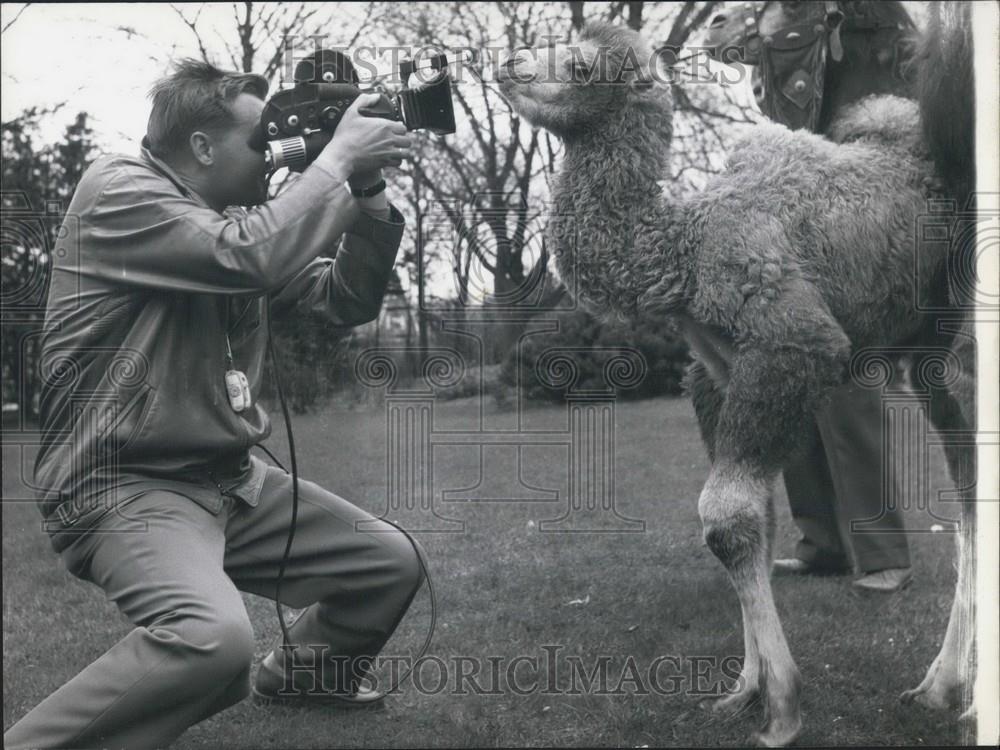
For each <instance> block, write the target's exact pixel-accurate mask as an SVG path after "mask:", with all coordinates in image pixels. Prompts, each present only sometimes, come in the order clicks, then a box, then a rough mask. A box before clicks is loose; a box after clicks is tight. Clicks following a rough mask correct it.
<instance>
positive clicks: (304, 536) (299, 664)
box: [225, 467, 423, 703]
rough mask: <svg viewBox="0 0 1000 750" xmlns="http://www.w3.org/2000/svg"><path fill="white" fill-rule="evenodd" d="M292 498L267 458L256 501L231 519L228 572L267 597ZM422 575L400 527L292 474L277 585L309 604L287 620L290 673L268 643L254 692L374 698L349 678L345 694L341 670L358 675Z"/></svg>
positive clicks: (287, 596)
mask: <svg viewBox="0 0 1000 750" xmlns="http://www.w3.org/2000/svg"><path fill="white" fill-rule="evenodd" d="M291 499H292V479H291V476H290V475H289V474H287V473H286V472H284V471H282V470H279V469H276V468H274V467H270V468H269V469H268V471H267V475H266V478H265V481H264V484H263V488H262V489H261V492H260V496H259V502H258V504H257V506H256V507H250V506H248V505H244V504H241V505H240V507H239V508H238V509H237V510H236V511H235V512H234V514H233V515H232V517H231V518H230V522H229V526H228V528H227V530H226V535H227V542H228V543H227V551H226V560H225V565H226V571H227V572H228V573H229V574H230V576H232V578H233V581H234V582H235V583H236V585H237V586H239V588H241V589H243V590H244V591H248V592H251V593H255V594H259V595H262V596H266V597H269V598H272V599H273V598H274V597H275V593H276V592H275V587H276V579H277V575H278V569H279V567H280V564H281V559H282V555H283V553H284V550H285V543H286V539H287V534H288V524H289V521H290V518H291ZM422 581H423V573H422V570H421V567H420V562H419V560H418V558H417V552H416V550H415V549H414V547H413V545H412V544H411V543H410V541H409V539H407V537H406V536H404V535H403V534H402V533H401V532H400V531H398V530H397V529H395V528H393V527H392V526H390V525H389V524H387V523H385V522H382V521H379V520H377V519H375V518H373V517H372V516H371V515H370V514H368V513H366V512H365V511H362V510H361V509H359V508H357V507H356V506H354V505H352V504H351V503H349V502H348V501H346V500H344V499H343V498H341V497H338V496H337V495H334V494H333V493H331V492H327V491H326V490H324V489H323V488H322V487H319V486H318V485H316V484H313V483H312V482H308V481H305V480H302V479H300V480H299V516H298V523H297V525H296V533H295V540H294V544H293V546H292V552H291V556H290V558H289V560H288V563H287V567H286V569H285V576H284V582H283V584H282V590H281V598H282V601H283V603H285V604H287V605H289V606H291V607H296V608H301V607H308V608H307V609H306V610H305V611H304V612H303V613H302V615H301V616H300V617H298V618H297V619H296V620H295V622H294V624H292V625H291V626H290V627H289V636H290V640H291V644H290V645H291V646H292V647H293V648H294V649H295V651H294V653H295V657H296V662H295V664H296V667H295V674H294V679H295V682H294V686H293V684H292V683H291V682H286V677H287V673H286V672H285V670H284V653H283V652H282V651H281V649H276V650H275V651H274V652H272V654H270V655H269V656H268V657H267V658H266V659H265V661H264V663H263V664H262V666H261V670H260V671H259V672H258V676H257V680H256V684H255V692H256V694H257V695H258V696H259V697H262V698H278V699H280V698H282V695H279V694H278V693H279V692H280V693H288V692H292V693H296V694H299V693H301V696H302V697H303V698H306V699H309V698H317V699H319V700H326V699H330V698H333V699H335V702H336V701H341V702H342V701H343V699H344V698H345V697H346V698H348V699H350V698H351V697H352V695H351V694H352V692H353V694H354V697H356V698H358V699H359V702H360V703H366V702H373V701H376V700H378V699H379V698H381V697H382V695H381V694H375V695H371V694H367V695H366V694H363V691H364V686H363V685H360V684H359V681H358V680H357V679H353V680H350V682H349V684H348V685H346V687H347V691H346V692H347V695H346V696H345V695H343V693H344V692H345V691H344V688H345V684H344V682H345V681H344V679H343V676H344V672H343V670H344V669H345V668H346V669H347V670H349V671H348V672H347V674H349V675H354V677H355V678H356V677H357V676H358V675H363V674H364V672H365V668H364V666H363V662H364V661H365V660H366V659H370V658H374V657H375V656H376V655H377V654H378V653H379V651H380V650H381V649H382V647H383V645H385V643H386V641H388V639H389V637H390V636H391V635H392V633H393V631H394V630H395V629H396V625H397V624H398V623H399V621H400V620H401V619H402V617H403V615H404V614H405V613H406V610H407V609H408V608H409V606H410V602H411V601H412V600H413V597H414V595H415V594H416V592H417V590H418V589H419V588H420V584H421V583H422ZM313 664H315V665H317V666H320V665H322V666H323V668H324V671H323V673H322V674H320V673H313V674H305V673H304V672H306V671H308V670H305V669H304V667H306V666H308V665H313ZM331 668H333V672H332V673H331ZM296 686H297V687H296ZM293 687H294V690H290V688H293ZM282 688H285V689H282ZM313 688H316V689H315V690H314V689H313ZM359 690H360V691H362V694H358V691H359ZM310 691H311V693H312V694H311V695H310ZM337 693H340V694H341V695H339V696H338V695H336V694H337Z"/></svg>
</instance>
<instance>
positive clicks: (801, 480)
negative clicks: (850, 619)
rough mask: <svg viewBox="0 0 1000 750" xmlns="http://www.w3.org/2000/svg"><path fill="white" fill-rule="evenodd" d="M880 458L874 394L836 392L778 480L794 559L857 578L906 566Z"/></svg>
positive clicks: (901, 531)
mask: <svg viewBox="0 0 1000 750" xmlns="http://www.w3.org/2000/svg"><path fill="white" fill-rule="evenodd" d="M885 459H886V457H885V456H884V455H883V450H882V409H881V401H880V392H879V391H878V390H875V389H868V388H860V387H858V386H856V385H854V384H853V383H852V384H848V385H845V386H843V387H841V388H839V389H837V390H836V391H835V392H834V393H833V395H832V399H831V402H830V404H829V405H828V406H827V407H826V408H825V409H823V411H822V412H820V413H819V414H818V415H817V418H816V422H815V423H814V424H813V425H810V429H809V436H808V438H807V444H806V452H805V454H804V455H803V456H802V457H801V458H800V459H799V460H797V461H796V462H795V463H793V464H791V465H789V466H788V467H787V468H786V469H785V473H784V474H785V487H786V489H787V490H788V502H789V505H790V507H791V510H792V517H793V518H794V519H795V523H796V525H797V526H798V527H799V529H800V530H801V532H802V539H801V540H800V541H799V543H798V545H797V546H796V549H795V556H796V557H798V558H799V559H801V560H805V561H806V562H809V563H813V564H815V565H817V566H820V567H829V568H849V567H851V566H853V567H854V568H855V569H856V570H857V571H858V572H859V573H871V572H874V571H877V570H884V569H886V568H906V567H909V565H910V555H909V550H908V547H907V544H906V533H905V525H904V523H903V518H902V516H901V514H900V511H899V509H898V508H897V507H894V506H892V504H887V503H885V502H884V501H883V494H884V493H883V486H884V480H883V469H886V470H890V469H891V464H886V462H885ZM852 521H853V522H855V524H856V525H857V526H858V528H857V530H855V531H852V529H851V526H852ZM861 522H863V523H861Z"/></svg>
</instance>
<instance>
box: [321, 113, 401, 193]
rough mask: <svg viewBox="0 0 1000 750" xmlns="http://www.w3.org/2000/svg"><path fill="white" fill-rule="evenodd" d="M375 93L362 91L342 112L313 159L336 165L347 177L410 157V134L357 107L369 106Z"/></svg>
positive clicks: (392, 121)
mask: <svg viewBox="0 0 1000 750" xmlns="http://www.w3.org/2000/svg"><path fill="white" fill-rule="evenodd" d="M378 99H379V94H362V95H361V96H359V97H358V98H357V99H355V100H354V103H353V104H352V105H351V106H350V108H349V109H348V110H347V111H346V112H345V113H344V116H343V118H341V120H340V124H339V125H338V126H337V131H336V132H335V133H334V134H333V138H332V139H331V140H330V142H329V143H328V144H327V145H326V147H325V148H324V149H323V151H322V152H320V155H319V156H318V157H317V158H316V161H317V162H319V163H320V164H321V166H325V167H327V168H334V169H336V168H337V167H340V168H341V169H343V170H344V171H345V172H346V174H347V175H348V176H353V175H359V176H361V175H364V174H365V173H370V172H376V171H378V170H380V169H382V168H383V167H398V166H399V165H400V164H401V163H402V161H403V159H408V158H409V157H410V145H411V144H410V136H409V135H408V134H407V131H406V126H405V125H404V124H403V123H401V122H396V121H394V120H386V119H384V118H381V117H366V116H365V115H362V114H361V113H360V112H359V111H358V109H359V108H360V107H366V106H371V105H373V104H375V102H377V101H378Z"/></svg>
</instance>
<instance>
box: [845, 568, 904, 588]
mask: <svg viewBox="0 0 1000 750" xmlns="http://www.w3.org/2000/svg"><path fill="white" fill-rule="evenodd" d="M912 580H913V573H912V572H911V571H910V569H909V568H886V569H885V570H876V571H875V572H874V573H868V574H867V575H864V576H862V577H861V578H859V579H858V580H856V581H855V582H854V585H855V586H857V587H858V588H859V589H864V590H865V591H877V592H878V593H880V594H891V593H893V592H896V591H900V590H901V589H903V588H905V587H906V586H907V584H909V583H910V581H912Z"/></svg>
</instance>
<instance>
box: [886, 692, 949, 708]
mask: <svg viewBox="0 0 1000 750" xmlns="http://www.w3.org/2000/svg"><path fill="white" fill-rule="evenodd" d="M947 692H948V691H941V690H935V689H931V688H919V687H918V688H914V689H913V690H907V691H906V692H904V693H903V694H902V695H900V696H899V700H900V701H901V702H902V703H906V704H909V703H918V704H920V705H921V706H923V707H924V708H929V709H931V710H933V711H947V710H948V709H949V708H951V707H952V706H954V705H955V704H954V701H951V700H949V699H948V698H947V697H945V693H947Z"/></svg>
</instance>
